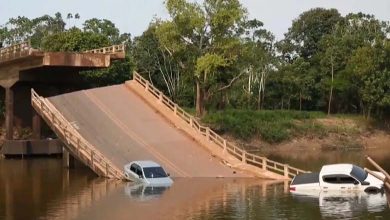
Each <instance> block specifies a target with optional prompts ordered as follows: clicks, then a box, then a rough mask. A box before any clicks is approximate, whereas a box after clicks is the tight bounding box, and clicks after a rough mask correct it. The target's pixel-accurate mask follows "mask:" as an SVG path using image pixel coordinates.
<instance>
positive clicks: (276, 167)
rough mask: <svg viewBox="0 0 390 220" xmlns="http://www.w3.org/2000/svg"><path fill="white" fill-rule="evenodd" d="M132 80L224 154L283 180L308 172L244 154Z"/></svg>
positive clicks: (143, 83)
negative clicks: (281, 177)
mask: <svg viewBox="0 0 390 220" xmlns="http://www.w3.org/2000/svg"><path fill="white" fill-rule="evenodd" d="M133 80H135V81H136V82H137V83H139V84H140V85H141V86H142V87H143V88H144V89H145V91H147V92H148V93H150V94H151V95H153V96H154V97H155V98H156V99H158V101H159V102H161V103H162V104H164V105H165V106H166V107H167V108H168V109H170V110H171V111H172V112H173V113H174V114H175V115H176V116H178V117H180V118H181V119H182V120H183V121H185V122H186V123H187V124H188V125H189V126H190V127H191V128H192V129H194V130H195V131H196V132H197V133H198V134H201V135H202V136H203V137H204V138H206V140H207V141H211V142H213V143H215V144H216V145H217V146H218V147H220V148H221V150H223V152H225V153H229V154H230V155H233V156H234V157H236V158H237V159H238V160H240V161H242V162H243V163H246V164H250V165H253V166H256V167H258V168H261V169H263V170H266V171H271V172H274V173H277V174H280V175H283V176H284V177H285V178H292V177H294V176H295V175H297V174H301V173H309V171H305V170H301V169H298V168H295V167H292V166H290V165H288V164H283V163H279V162H276V161H273V160H270V159H268V158H266V157H263V156H259V155H255V154H252V153H248V152H246V151H245V150H244V149H242V148H240V147H237V146H236V145H234V144H233V143H231V142H229V141H227V140H226V139H224V138H223V137H221V136H220V135H218V134H217V133H216V132H214V131H213V130H211V129H210V128H209V127H205V126H202V125H201V124H200V123H199V122H198V121H197V120H196V119H195V118H194V116H192V115H191V114H189V113H187V112H186V111H185V110H184V109H182V108H181V107H179V106H178V105H177V104H176V103H175V102H173V101H172V100H171V99H170V98H169V97H167V96H166V95H164V94H163V93H162V92H161V91H159V90H158V89H157V88H156V87H154V86H153V85H152V84H150V83H149V81H148V80H146V79H145V78H143V77H142V76H141V75H139V74H138V73H136V72H134V74H133Z"/></svg>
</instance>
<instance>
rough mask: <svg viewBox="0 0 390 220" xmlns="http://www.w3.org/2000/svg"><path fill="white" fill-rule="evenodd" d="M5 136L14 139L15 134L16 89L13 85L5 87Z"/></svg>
mask: <svg viewBox="0 0 390 220" xmlns="http://www.w3.org/2000/svg"><path fill="white" fill-rule="evenodd" d="M5 130H6V135H5V138H6V139H7V140H13V134H14V91H13V90H12V88H11V87H6V88H5Z"/></svg>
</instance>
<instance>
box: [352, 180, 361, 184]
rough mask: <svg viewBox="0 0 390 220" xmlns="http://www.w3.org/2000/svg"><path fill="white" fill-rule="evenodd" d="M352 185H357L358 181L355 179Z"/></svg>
mask: <svg viewBox="0 0 390 220" xmlns="http://www.w3.org/2000/svg"><path fill="white" fill-rule="evenodd" d="M353 185H359V181H357V180H355V181H354V182H353ZM362 185H363V184H362Z"/></svg>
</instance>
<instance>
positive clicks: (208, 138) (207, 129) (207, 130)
mask: <svg viewBox="0 0 390 220" xmlns="http://www.w3.org/2000/svg"><path fill="white" fill-rule="evenodd" d="M206 139H207V140H208V141H209V140H210V128H209V127H206Z"/></svg>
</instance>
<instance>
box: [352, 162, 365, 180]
mask: <svg viewBox="0 0 390 220" xmlns="http://www.w3.org/2000/svg"><path fill="white" fill-rule="evenodd" d="M367 175H368V174H367V172H366V171H364V170H363V169H362V168H361V167H358V166H355V165H353V166H352V170H351V176H353V177H355V178H356V179H358V180H359V181H360V182H363V181H364V180H365V179H366V178H367Z"/></svg>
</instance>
